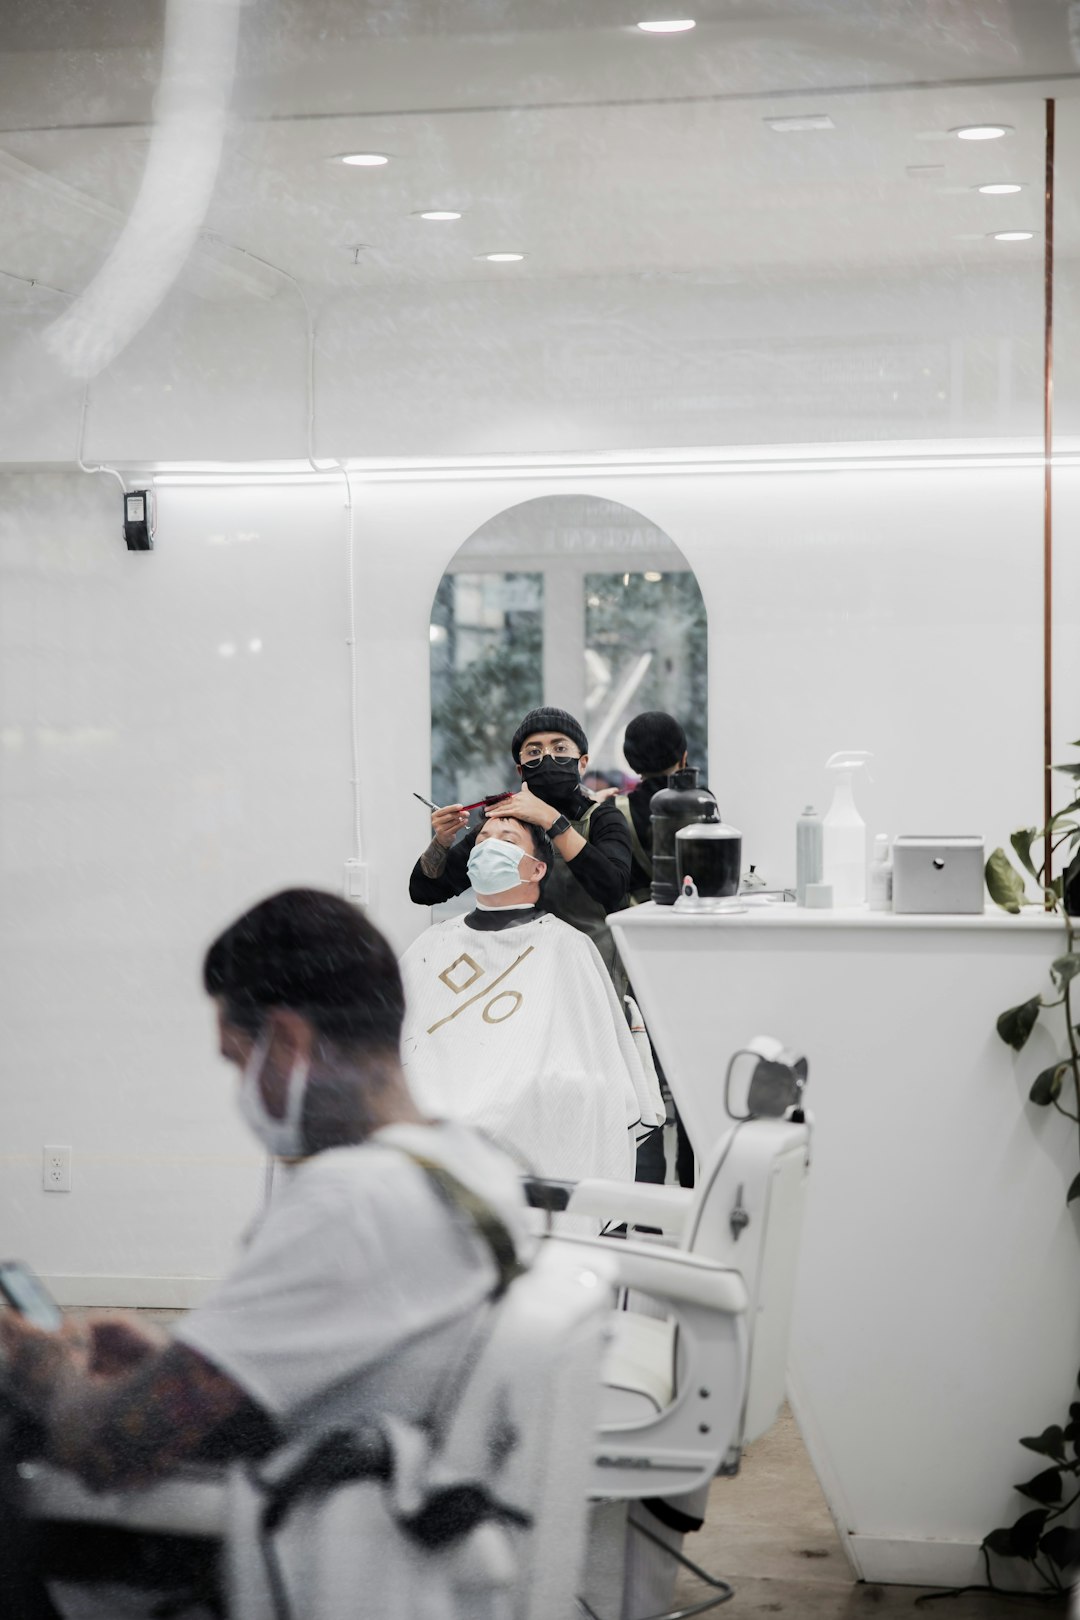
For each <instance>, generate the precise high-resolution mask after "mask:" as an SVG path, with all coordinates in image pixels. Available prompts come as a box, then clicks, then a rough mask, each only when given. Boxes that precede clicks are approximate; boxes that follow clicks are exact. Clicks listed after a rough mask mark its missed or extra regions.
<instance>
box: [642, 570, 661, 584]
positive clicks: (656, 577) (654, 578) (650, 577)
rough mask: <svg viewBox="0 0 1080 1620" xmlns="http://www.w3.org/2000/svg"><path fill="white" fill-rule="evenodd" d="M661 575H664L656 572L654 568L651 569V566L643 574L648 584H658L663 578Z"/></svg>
mask: <svg viewBox="0 0 1080 1620" xmlns="http://www.w3.org/2000/svg"><path fill="white" fill-rule="evenodd" d="M663 577H664V576H663V574H658V573H656V571H655V570H654V569H651V568H650V569H649V571H648V573H647V574H646V575H645V578H646V580H647V581H648V583H649V584H650V585H659V583H660V581H661V580H662V579H663Z"/></svg>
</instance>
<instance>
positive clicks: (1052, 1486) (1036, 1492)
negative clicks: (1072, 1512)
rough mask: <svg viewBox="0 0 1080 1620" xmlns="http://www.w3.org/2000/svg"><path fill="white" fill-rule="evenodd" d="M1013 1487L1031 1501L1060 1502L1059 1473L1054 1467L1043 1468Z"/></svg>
mask: <svg viewBox="0 0 1080 1620" xmlns="http://www.w3.org/2000/svg"><path fill="white" fill-rule="evenodd" d="M1013 1489H1014V1490H1017V1491H1019V1492H1020V1495H1021V1496H1027V1497H1030V1499H1031V1500H1032V1501H1033V1502H1046V1503H1050V1502H1060V1501H1061V1474H1060V1473H1059V1472H1058V1470H1057V1469H1056V1468H1044V1469H1043V1471H1042V1473H1041V1474H1036V1475H1035V1477H1034V1478H1033V1479H1029V1480H1027V1481H1026V1482H1025V1483H1024V1484H1023V1485H1014V1486H1013ZM1025 1517H1027V1515H1025ZM1015 1528H1016V1526H1015V1525H1014V1526H1013V1529H1014V1530H1015Z"/></svg>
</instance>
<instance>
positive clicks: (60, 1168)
mask: <svg viewBox="0 0 1080 1620" xmlns="http://www.w3.org/2000/svg"><path fill="white" fill-rule="evenodd" d="M41 1155H42V1164H41V1185H42V1186H43V1187H44V1189H45V1191H46V1192H70V1191H71V1149H70V1148H69V1147H59V1146H57V1144H56V1143H52V1144H51V1145H50V1144H49V1143H48V1142H47V1143H46V1144H45V1146H44V1147H43V1148H42V1150H41Z"/></svg>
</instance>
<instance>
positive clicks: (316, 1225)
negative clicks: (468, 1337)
mask: <svg viewBox="0 0 1080 1620" xmlns="http://www.w3.org/2000/svg"><path fill="white" fill-rule="evenodd" d="M402 1149H404V1150H405V1151H404V1152H403V1151H401V1150H402ZM409 1152H413V1153H418V1154H420V1155H421V1156H424V1157H427V1158H429V1159H433V1160H436V1161H437V1162H438V1163H440V1164H442V1165H443V1166H445V1168H446V1169H447V1170H449V1171H450V1172H451V1173H452V1174H453V1175H454V1176H456V1177H457V1179H458V1180H459V1181H462V1182H464V1183H465V1184H466V1186H468V1187H470V1188H471V1189H472V1190H473V1191H474V1192H476V1193H479V1194H480V1196H481V1197H482V1198H483V1199H484V1200H485V1201H486V1202H487V1203H489V1204H490V1205H492V1207H493V1208H494V1209H495V1211H496V1213H497V1214H498V1215H499V1216H500V1217H501V1218H502V1220H503V1221H504V1222H505V1223H506V1225H507V1226H508V1227H509V1229H510V1231H511V1234H512V1235H513V1236H514V1238H515V1240H517V1241H518V1243H519V1245H522V1246H524V1247H526V1248H527V1247H528V1243H529V1240H528V1238H527V1237H526V1236H525V1218H526V1212H525V1207H524V1203H523V1199H522V1193H521V1188H520V1183H519V1181H518V1176H517V1172H516V1169H515V1167H514V1165H513V1164H512V1163H510V1161H509V1160H508V1159H507V1158H506V1157H505V1156H504V1155H503V1154H501V1153H498V1152H497V1151H496V1150H495V1149H494V1148H492V1147H491V1146H490V1144H488V1143H486V1142H484V1141H483V1140H482V1139H481V1138H480V1137H478V1136H476V1135H475V1134H474V1133H473V1132H472V1131H469V1130H467V1129H465V1128H464V1127H462V1126H461V1125H458V1124H454V1123H451V1122H448V1123H442V1124H433V1125H393V1126H388V1127H386V1128H384V1129H383V1130H381V1131H377V1132H375V1133H374V1134H373V1135H372V1136H371V1137H370V1138H369V1139H368V1140H367V1142H365V1143H363V1144H362V1145H360V1146H358V1147H347V1148H332V1149H330V1150H328V1151H327V1152H324V1153H319V1154H316V1155H314V1156H313V1157H312V1158H310V1159H305V1160H304V1161H302V1162H301V1163H299V1164H296V1165H293V1166H289V1167H286V1169H285V1173H284V1174H283V1176H282V1177H281V1182H280V1185H279V1186H278V1187H276V1188H275V1192H274V1196H273V1199H272V1200H271V1202H270V1204H269V1206H268V1208H267V1209H266V1211H265V1213H264V1215H263V1218H262V1220H261V1221H260V1223H259V1225H258V1226H257V1228H256V1229H255V1232H254V1234H253V1236H252V1237H251V1239H250V1241H249V1242H248V1244H247V1246H246V1248H245V1249H244V1250H243V1252H242V1254H241V1256H240V1258H239V1260H238V1262H237V1264H236V1265H235V1267H234V1268H233V1270H232V1271H231V1272H230V1274H229V1275H228V1277H226V1279H225V1280H224V1282H223V1283H222V1284H221V1285H220V1287H219V1288H218V1289H217V1290H216V1291H215V1292H214V1293H213V1294H212V1295H211V1296H210V1298H209V1299H208V1300H207V1301H206V1302H205V1304H203V1305H201V1306H199V1307H198V1308H197V1309H196V1310H194V1311H192V1312H191V1314H190V1315H189V1316H188V1317H187V1318H186V1319H185V1321H184V1322H183V1324H182V1325H181V1326H180V1328H179V1329H178V1330H177V1333H176V1338H177V1339H178V1340H180V1341H181V1342H182V1343H184V1344H187V1345H189V1346H190V1347H191V1349H193V1350H197V1351H198V1352H199V1354H200V1355H202V1356H204V1357H205V1358H206V1359H207V1360H208V1361H210V1362H212V1363H213V1364H214V1365H215V1366H216V1367H218V1368H219V1369H220V1370H221V1371H222V1372H223V1373H225V1374H226V1375H227V1376H228V1377H229V1378H231V1379H232V1380H233V1381H234V1382H235V1383H236V1384H238V1385H239V1386H240V1387H241V1388H242V1389H243V1390H244V1391H245V1393H246V1394H247V1395H249V1396H250V1398H251V1399H252V1400H253V1401H255V1402H256V1403H257V1404H258V1405H260V1406H262V1407H264V1408H265V1409H266V1410H267V1411H268V1412H270V1413H271V1414H272V1415H273V1416H275V1417H278V1418H284V1419H286V1420H287V1419H288V1417H289V1415H290V1414H291V1413H293V1412H295V1411H296V1410H297V1409H298V1408H299V1407H301V1406H303V1405H304V1403H305V1402H307V1401H308V1400H310V1399H311V1398H312V1397H314V1396H316V1395H317V1394H319V1392H320V1391H322V1390H324V1389H326V1388H328V1387H329V1386H331V1385H334V1384H336V1383H338V1382H339V1381H340V1380H343V1379H346V1378H350V1377H353V1376H355V1375H356V1374H357V1373H359V1372H362V1371H363V1370H364V1369H365V1368H368V1367H374V1366H376V1365H377V1364H379V1363H381V1362H384V1361H385V1360H386V1358H387V1357H390V1356H392V1355H393V1354H394V1353H395V1350H399V1349H400V1347H401V1346H402V1345H403V1344H405V1343H406V1342H407V1341H410V1340H412V1339H415V1338H417V1337H418V1336H420V1335H424V1334H429V1333H431V1332H432V1331H433V1330H436V1329H437V1328H438V1327H439V1326H440V1324H442V1323H450V1322H452V1321H454V1320H455V1319H456V1318H459V1317H462V1316H464V1315H465V1314H466V1313H468V1312H469V1311H470V1310H472V1309H473V1308H475V1307H476V1306H478V1305H480V1304H481V1302H482V1301H483V1300H484V1298H485V1297H486V1295H487V1294H488V1293H489V1292H490V1291H491V1289H492V1287H493V1286H494V1284H495V1281H496V1272H495V1265H494V1261H493V1260H492V1257H491V1254H490V1251H489V1250H488V1248H487V1246H486V1244H485V1243H484V1242H483V1240H482V1239H481V1238H480V1237H479V1236H478V1235H477V1234H476V1233H475V1231H473V1230H472V1229H471V1228H470V1227H469V1225H468V1223H466V1222H464V1221H463V1220H462V1219H461V1217H459V1216H457V1215H456V1214H455V1213H454V1212H453V1211H451V1210H449V1209H448V1208H447V1206H446V1204H445V1203H444V1202H443V1200H442V1199H441V1198H440V1197H439V1195H438V1194H437V1193H436V1191H435V1190H434V1188H433V1187H432V1185H431V1183H430V1181H429V1179H428V1177H427V1175H426V1174H425V1172H424V1171H423V1170H422V1169H421V1167H420V1166H419V1165H417V1164H416V1163H415V1162H413V1160H411V1159H410V1158H408V1157H407V1156H406V1154H407V1153H409Z"/></svg>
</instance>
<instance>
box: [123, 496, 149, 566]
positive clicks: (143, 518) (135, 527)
mask: <svg viewBox="0 0 1080 1620" xmlns="http://www.w3.org/2000/svg"><path fill="white" fill-rule="evenodd" d="M124 541H125V544H126V545H127V548H128V550H129V551H153V549H154V492H153V490H150V489H131V490H125V491H124Z"/></svg>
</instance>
